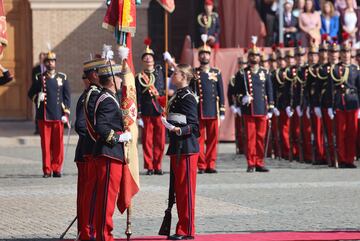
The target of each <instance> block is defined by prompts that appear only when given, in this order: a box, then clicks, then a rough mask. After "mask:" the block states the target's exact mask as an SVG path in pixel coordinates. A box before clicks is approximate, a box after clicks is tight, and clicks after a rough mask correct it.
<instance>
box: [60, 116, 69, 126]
mask: <svg viewBox="0 0 360 241" xmlns="http://www.w3.org/2000/svg"><path fill="white" fill-rule="evenodd" d="M61 122H62V123H64V124H66V123H67V122H68V118H67V116H66V115H63V116H61Z"/></svg>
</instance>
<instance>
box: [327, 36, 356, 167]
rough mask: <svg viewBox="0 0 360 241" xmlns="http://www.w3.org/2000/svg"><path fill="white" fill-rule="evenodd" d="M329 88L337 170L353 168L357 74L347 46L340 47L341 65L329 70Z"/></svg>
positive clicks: (346, 42) (349, 47)
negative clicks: (334, 132)
mask: <svg viewBox="0 0 360 241" xmlns="http://www.w3.org/2000/svg"><path fill="white" fill-rule="evenodd" d="M330 76H331V79H332V85H333V89H332V90H333V91H334V92H333V93H332V94H333V96H332V102H333V104H332V106H333V110H334V111H335V113H336V114H335V120H336V144H337V151H338V158H339V167H340V168H356V165H355V164H354V158H355V157H356V137H357V130H358V118H359V117H360V114H359V108H360V106H359V99H360V98H359V97H360V73H359V66H357V65H354V64H351V44H350V43H349V42H348V41H345V42H344V43H343V44H342V46H341V64H338V65H333V66H332V67H331V69H330Z"/></svg>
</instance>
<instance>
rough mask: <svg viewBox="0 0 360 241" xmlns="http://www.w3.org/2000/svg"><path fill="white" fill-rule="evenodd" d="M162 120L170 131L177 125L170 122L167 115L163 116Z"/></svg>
mask: <svg viewBox="0 0 360 241" xmlns="http://www.w3.org/2000/svg"><path fill="white" fill-rule="evenodd" d="M161 122H162V123H163V125H164V126H165V128H166V129H168V130H169V131H172V130H174V128H175V126H173V125H172V124H170V123H169V122H168V121H167V120H166V118H165V117H163V116H162V117H161Z"/></svg>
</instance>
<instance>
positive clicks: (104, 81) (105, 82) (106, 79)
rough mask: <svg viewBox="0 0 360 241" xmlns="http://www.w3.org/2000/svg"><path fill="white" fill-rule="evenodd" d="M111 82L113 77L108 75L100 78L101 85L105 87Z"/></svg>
mask: <svg viewBox="0 0 360 241" xmlns="http://www.w3.org/2000/svg"><path fill="white" fill-rule="evenodd" d="M110 81H111V76H108V75H104V76H99V83H100V84H101V85H103V86H104V85H108V84H109V82H110Z"/></svg>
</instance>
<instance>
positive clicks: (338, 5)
mask: <svg viewBox="0 0 360 241" xmlns="http://www.w3.org/2000/svg"><path fill="white" fill-rule="evenodd" d="M347 1H348V0H335V2H334V7H335V14H336V15H338V16H340V14H341V12H342V11H344V10H345V9H346V8H347V6H348V5H347V3H346V2H347ZM350 2H351V5H352V7H353V8H354V9H357V3H356V0H351V1H350Z"/></svg>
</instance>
